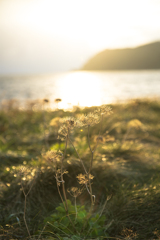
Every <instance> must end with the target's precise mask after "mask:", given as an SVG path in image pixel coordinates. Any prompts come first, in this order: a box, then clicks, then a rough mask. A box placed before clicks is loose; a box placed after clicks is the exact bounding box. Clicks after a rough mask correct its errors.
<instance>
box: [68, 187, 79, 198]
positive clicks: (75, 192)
mask: <svg viewBox="0 0 160 240" xmlns="http://www.w3.org/2000/svg"><path fill="white" fill-rule="evenodd" d="M67 192H69V194H70V195H71V196H72V197H75V198H76V197H78V196H79V195H80V194H81V193H82V190H81V189H79V188H77V187H72V188H71V189H67Z"/></svg>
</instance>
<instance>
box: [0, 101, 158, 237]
mask: <svg viewBox="0 0 160 240" xmlns="http://www.w3.org/2000/svg"><path fill="white" fill-rule="evenodd" d="M111 107H112V109H113V114H112V115H110V116H107V117H104V119H103V124H102V129H101V132H102V133H103V135H102V134H101V135H102V137H103V139H102V140H103V141H102V142H101V143H100V144H99V145H98V146H97V149H96V152H95V155H94V159H93V167H92V175H93V176H94V179H93V181H92V182H93V184H92V191H93V193H94V195H95V196H96V200H95V205H94V210H93V214H95V215H96V214H99V213H100V212H101V210H102V208H103V206H104V203H105V201H106V198H107V197H108V201H107V204H106V206H105V208H104V212H103V214H104V216H105V223H104V225H105V229H106V232H107V234H108V237H107V236H106V237H105V238H104V239H110V238H111V239H160V234H159V231H160V218H159V216H160V207H159V201H160V174H159V173H160V149H159V143H160V134H159V132H160V124H159V111H160V101H159V100H148V99H143V100H134V101H131V102H128V103H125V104H117V105H116V104H115V105H112V106H111ZM94 110H96V108H94V107H92V108H85V109H84V110H82V109H79V108H77V109H76V110H75V111H74V112H72V113H70V112H64V111H62V110H59V111H58V110H57V111H45V110H44V109H41V108H40V109H38V110H36V111H35V110H34V109H32V108H31V109H25V110H19V109H18V108H12V107H10V108H7V109H1V110H0V163H1V164H0V181H1V182H0V239H29V237H28V231H27V229H26V225H25V221H24V204H25V196H24V192H23V189H24V191H25V193H27V192H28V191H30V192H29V194H28V195H27V198H26V209H25V220H26V222H27V226H28V230H29V233H30V238H31V239H38V237H39V233H38V230H40V229H39V226H40V225H43V222H44V219H47V217H49V216H51V215H52V214H54V213H56V208H57V207H58V206H59V204H60V203H61V198H60V196H59V194H58V191H57V186H56V179H55V170H54V168H53V165H52V164H51V163H50V162H48V161H46V160H45V158H44V157H43V155H44V154H45V153H46V152H47V151H48V150H59V149H60V150H61V151H64V150H65V141H64V140H59V139H57V136H58V134H57V133H58V128H59V126H60V125H59V122H57V121H58V119H60V118H63V117H67V116H68V117H69V116H71V115H72V116H74V117H77V118H78V116H79V114H88V113H89V112H93V111H94ZM44 116H45V118H44ZM53 119H56V121H52V120H53ZM51 122H52V124H51ZM99 131H100V126H99V125H98V124H97V125H94V126H93V127H91V129H90V131H89V138H90V146H91V148H92V149H94V147H95V145H96V140H95V139H97V136H99ZM87 135H88V133H87V129H86V128H83V129H81V128H79V129H76V130H75V131H74V132H73V133H71V136H70V137H71V140H72V141H73V143H74V146H75V148H76V149H77V151H78V153H79V154H80V156H81V158H82V159H83V162H84V164H85V166H86V168H87V169H88V168H89V167H90V160H91V152H90V149H89V147H88V143H87V141H88V140H87ZM58 164H59V163H58ZM59 167H60V164H59ZM63 167H64V169H65V170H67V171H68V174H66V175H64V181H65V186H66V189H71V188H72V187H73V186H74V187H78V186H79V185H78V183H77V182H76V181H75V179H76V176H77V175H78V174H80V173H82V172H83V167H82V166H81V164H80V161H79V158H78V156H77V154H76V152H75V151H74V148H73V146H72V144H71V143H68V148H67V150H66V157H65V161H64V166H63ZM61 188H62V186H60V190H62V189H61ZM66 194H67V199H69V200H70V201H71V202H72V204H74V198H73V197H71V196H70V194H69V193H67V192H66ZM89 202H90V195H89V194H88V193H87V191H83V192H82V194H81V195H80V196H79V197H78V198H77V206H83V205H84V206H85V207H86V211H88V209H89V206H90V203H89ZM67 224H68V223H67ZM55 233H56V231H55ZM36 234H37V235H36ZM60 236H61V234H60ZM60 236H58V235H57V236H56V235H54V230H52V231H51V232H50V233H46V234H44V236H43V238H46V239H61V238H60ZM41 239H42V237H41ZM64 239H65V238H64ZM70 239H71V238H70ZM80 239H82V238H80ZM93 239H100V237H99V238H98V237H94V238H93Z"/></svg>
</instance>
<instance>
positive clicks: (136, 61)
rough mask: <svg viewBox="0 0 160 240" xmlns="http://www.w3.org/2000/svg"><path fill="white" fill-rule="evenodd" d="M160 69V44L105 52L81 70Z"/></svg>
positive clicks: (92, 59)
mask: <svg viewBox="0 0 160 240" xmlns="http://www.w3.org/2000/svg"><path fill="white" fill-rule="evenodd" d="M134 69H135V70H136V69H137V70H138V69H160V42H154V43H150V44H146V45H143V46H139V47H136V48H125V49H113V50H109V49H107V50H104V51H102V52H100V53H98V54H97V55H95V56H93V57H92V58H91V59H90V60H89V61H88V62H86V64H85V65H84V66H83V67H82V69H81V70H134Z"/></svg>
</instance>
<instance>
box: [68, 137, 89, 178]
mask: <svg viewBox="0 0 160 240" xmlns="http://www.w3.org/2000/svg"><path fill="white" fill-rule="evenodd" d="M69 141H70V143H71V145H72V147H73V148H74V150H75V152H76V153H77V155H78V158H79V160H80V162H81V164H82V166H83V169H84V171H85V173H86V174H87V175H88V172H87V170H86V167H85V165H84V163H83V160H82V159H81V157H80V156H79V153H78V152H77V149H76V148H75V146H74V144H73V142H72V141H71V139H70V137H69Z"/></svg>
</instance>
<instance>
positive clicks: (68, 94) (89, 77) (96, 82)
mask: <svg viewBox="0 0 160 240" xmlns="http://www.w3.org/2000/svg"><path fill="white" fill-rule="evenodd" d="M58 89H59V96H60V98H61V99H62V102H60V103H59V108H63V109H66V108H71V107H73V106H79V107H91V106H99V105H101V104H102V98H101V81H100V79H99V78H98V77H97V76H96V75H94V74H92V73H90V72H71V73H68V74H67V75H66V74H65V75H64V76H61V77H60V78H59V79H58Z"/></svg>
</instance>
